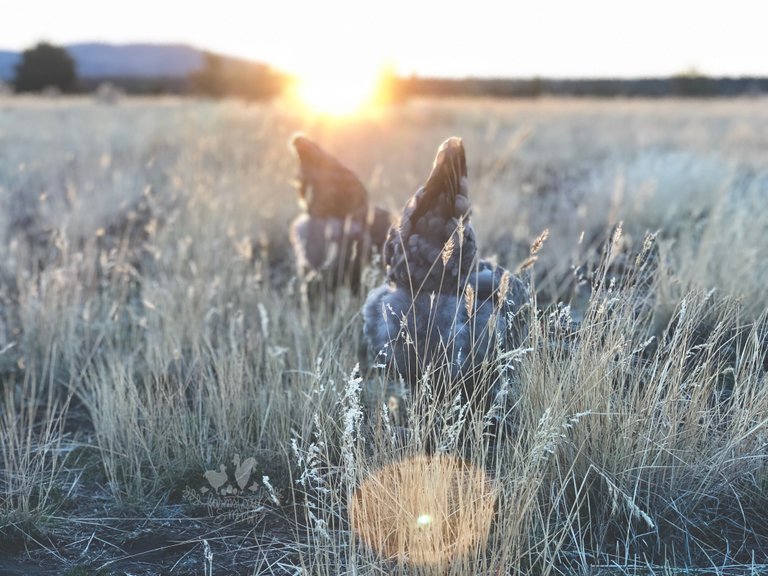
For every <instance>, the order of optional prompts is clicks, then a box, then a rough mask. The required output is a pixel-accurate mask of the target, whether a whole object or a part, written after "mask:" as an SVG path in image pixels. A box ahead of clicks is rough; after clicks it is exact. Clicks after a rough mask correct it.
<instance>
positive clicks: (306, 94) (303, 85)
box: [295, 66, 381, 116]
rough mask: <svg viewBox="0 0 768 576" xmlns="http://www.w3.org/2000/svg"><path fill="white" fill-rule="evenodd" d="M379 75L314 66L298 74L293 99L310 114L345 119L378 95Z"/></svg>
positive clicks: (367, 104)
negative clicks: (344, 117)
mask: <svg viewBox="0 0 768 576" xmlns="http://www.w3.org/2000/svg"><path fill="white" fill-rule="evenodd" d="M380 79H381V72H380V70H378V69H376V68H370V69H364V68H360V67H357V68H355V69H337V68H325V67H322V66H321V67H317V68H314V69H312V70H307V71H305V72H303V73H301V74H299V75H298V77H297V79H296V85H295V96H296V98H297V99H298V100H299V102H300V103H301V104H302V105H303V106H304V107H306V108H307V109H309V110H310V111H312V112H315V113H319V114H323V115H328V116H349V115H353V114H356V113H359V112H361V111H363V110H364V109H365V108H367V107H368V106H370V105H371V104H372V103H373V102H374V101H375V100H376V97H377V96H378V90H379V85H380Z"/></svg>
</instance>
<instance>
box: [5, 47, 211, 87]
mask: <svg viewBox="0 0 768 576" xmlns="http://www.w3.org/2000/svg"><path fill="white" fill-rule="evenodd" d="M65 48H66V49H67V52H69V54H70V55H71V56H72V58H74V60H75V64H76V66H77V75H78V77H80V78H83V79H88V78H105V77H106V78H117V77H120V78H184V77H186V76H188V75H189V74H190V73H192V72H196V71H198V70H200V69H201V68H202V67H203V64H204V63H205V53H204V52H203V51H202V50H199V49H197V48H193V47H192V46H187V45H184V44H105V43H98V42H93V43H83V44H70V45H67V46H65ZM20 57H21V54H20V53H18V52H9V51H0V80H6V81H8V80H12V79H13V77H14V74H15V66H16V63H17V62H18V61H19V58H20Z"/></svg>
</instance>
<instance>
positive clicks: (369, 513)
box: [350, 455, 496, 566]
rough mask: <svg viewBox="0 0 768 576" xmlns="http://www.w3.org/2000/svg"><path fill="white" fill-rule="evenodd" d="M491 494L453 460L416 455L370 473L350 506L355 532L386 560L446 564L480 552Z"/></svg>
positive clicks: (477, 473) (478, 475) (481, 476)
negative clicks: (464, 555)
mask: <svg viewBox="0 0 768 576" xmlns="http://www.w3.org/2000/svg"><path fill="white" fill-rule="evenodd" d="M495 504H496V492H495V489H494V487H493V485H492V483H491V481H490V480H489V479H488V477H487V476H486V474H485V473H484V472H483V471H482V470H479V469H477V468H475V467H473V466H471V465H469V464H467V463H465V462H463V461H462V460H459V459H458V458H454V457H450V456H444V455H442V456H434V457H427V456H417V457H414V458H409V459H406V460H403V461H400V462H396V463H394V464H390V465H388V466H385V467H384V468H381V469H380V470H378V471H376V472H374V473H372V474H371V475H369V476H368V477H367V478H366V479H365V480H364V481H363V482H362V484H361V485H360V487H359V488H358V489H357V491H356V492H355V494H354V497H353V499H352V502H351V504H350V521H351V524H352V529H353V530H354V531H355V533H356V534H357V535H358V536H359V537H360V538H361V539H362V540H363V541H364V542H365V543H366V544H367V545H368V546H370V547H371V548H372V549H374V550H375V551H376V552H377V553H379V554H380V555H382V556H383V557H385V558H391V559H397V560H401V561H408V562H409V563H413V564H420V565H430V566H445V565H446V564H447V563H449V562H450V561H451V560H452V559H453V558H456V557H458V556H461V555H463V554H466V553H468V552H470V551H473V552H474V551H477V550H479V549H482V548H483V547H484V545H485V543H486V541H487V539H488V534H489V532H490V528H491V520H492V518H493V511H494V508H495Z"/></svg>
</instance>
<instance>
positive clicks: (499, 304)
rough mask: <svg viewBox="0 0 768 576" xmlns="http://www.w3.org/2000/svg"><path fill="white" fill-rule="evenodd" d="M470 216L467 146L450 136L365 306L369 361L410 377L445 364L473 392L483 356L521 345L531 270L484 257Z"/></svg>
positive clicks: (487, 360) (393, 239)
mask: <svg viewBox="0 0 768 576" xmlns="http://www.w3.org/2000/svg"><path fill="white" fill-rule="evenodd" d="M469 216H470V201H469V196H468V189H467V162H466V156H465V153H464V146H463V144H462V142H461V140H460V139H459V138H450V139H448V140H446V141H445V142H444V143H443V144H442V146H440V149H439V150H438V152H437V157H436V158H435V162H434V166H433V168H432V173H431V174H430V175H429V178H428V179H427V181H426V183H425V184H424V186H423V187H421V188H420V189H419V190H418V191H417V192H416V193H415V194H414V195H413V196H412V197H411V199H410V200H409V201H408V202H407V204H406V205H405V207H404V208H403V211H402V214H401V216H400V221H399V223H398V224H396V225H393V226H392V228H390V230H389V234H388V237H387V240H386V243H385V245H384V257H385V261H386V264H387V281H386V282H385V284H383V285H382V286H379V287H378V288H376V289H374V290H372V291H371V292H370V293H369V294H368V298H367V300H366V302H365V304H364V307H363V324H364V325H363V341H364V346H365V349H366V350H365V354H366V355H367V358H364V359H363V360H364V361H367V362H368V363H370V364H372V365H378V366H382V365H383V366H384V367H386V369H387V370H389V371H393V372H395V373H397V374H398V375H400V376H402V377H403V379H404V380H405V381H406V382H407V383H408V384H409V385H411V386H415V385H417V384H418V382H419V381H420V380H421V378H422V377H423V376H424V375H425V374H426V372H427V371H428V370H429V371H430V373H432V374H436V373H438V374H442V375H443V376H445V377H447V378H448V379H449V380H450V381H453V382H456V381H460V382H461V384H462V386H463V392H464V393H465V394H466V395H467V397H465V400H470V398H469V396H471V395H472V394H473V392H474V388H475V385H476V384H477V383H478V382H479V381H480V379H481V378H480V376H481V372H482V368H483V367H484V366H485V367H487V366H489V365H491V363H492V362H493V361H494V360H495V359H497V358H498V356H499V354H500V353H502V354H503V353H504V352H507V351H510V350H513V349H515V348H517V347H519V346H520V344H521V342H522V340H523V338H524V336H525V313H524V311H523V310H522V309H523V307H524V306H525V305H526V304H527V303H528V301H529V296H528V290H527V287H526V285H525V283H524V282H523V281H522V280H520V279H519V278H517V277H516V276H514V275H512V274H510V273H509V272H508V271H506V270H504V269H503V268H501V267H499V266H496V265H494V264H492V263H490V262H488V261H486V260H481V259H479V258H478V254H477V238H476V234H475V230H474V228H473V227H472V224H471V223H470V219H469ZM489 388H490V386H488V387H484V389H483V390H482V391H481V392H482V393H483V394H487V392H488V390H489Z"/></svg>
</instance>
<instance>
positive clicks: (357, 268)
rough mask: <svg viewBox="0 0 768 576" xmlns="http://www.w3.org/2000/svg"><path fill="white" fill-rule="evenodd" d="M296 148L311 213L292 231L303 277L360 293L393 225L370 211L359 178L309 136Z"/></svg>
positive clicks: (295, 141)
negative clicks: (365, 273)
mask: <svg viewBox="0 0 768 576" xmlns="http://www.w3.org/2000/svg"><path fill="white" fill-rule="evenodd" d="M291 146H292V148H293V150H294V151H295V153H296V155H297V157H298V159H299V176H298V192H299V200H300V202H301V204H302V205H303V206H304V208H305V212H304V213H303V214H301V215H299V216H298V217H297V218H296V219H295V220H294V222H293V224H292V225H291V234H290V236H291V244H292V246H293V251H294V254H295V256H296V262H297V267H298V271H299V275H300V277H301V278H302V279H303V280H307V281H319V282H321V283H322V284H324V286H325V287H326V288H328V289H331V290H332V289H334V288H336V287H337V286H339V285H343V284H346V285H349V286H351V287H352V289H353V290H355V291H357V290H358V289H359V286H360V274H361V271H362V268H363V266H364V265H365V264H367V263H368V262H369V261H370V258H371V254H372V252H373V251H378V252H381V247H382V245H383V244H384V240H385V239H386V235H387V230H388V229H389V226H390V224H391V215H390V214H389V212H388V211H387V210H384V209H382V208H376V207H371V206H369V203H368V192H367V191H366V189H365V186H363V184H362V182H360V180H359V179H358V177H357V176H355V174H354V173H353V172H352V171H351V170H350V169H349V168H347V167H346V166H344V165H343V164H341V162H339V161H338V160H337V159H336V158H334V157H333V156H331V155H330V154H328V153H327V152H326V151H325V150H323V149H322V148H320V146H318V145H317V144H316V143H315V142H313V141H312V140H310V139H309V138H307V137H306V136H303V135H297V136H294V137H293V138H292V140H291Z"/></svg>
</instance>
